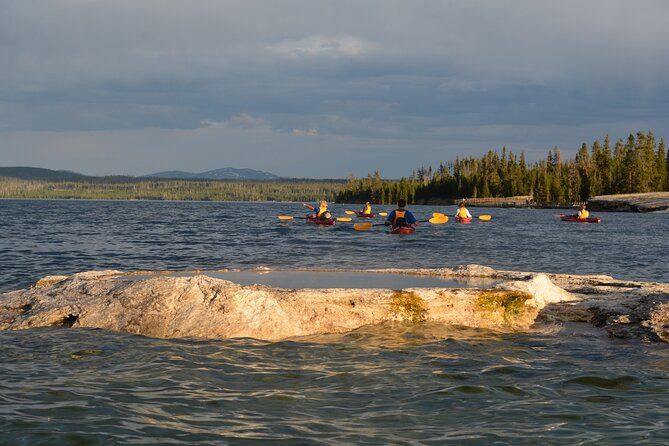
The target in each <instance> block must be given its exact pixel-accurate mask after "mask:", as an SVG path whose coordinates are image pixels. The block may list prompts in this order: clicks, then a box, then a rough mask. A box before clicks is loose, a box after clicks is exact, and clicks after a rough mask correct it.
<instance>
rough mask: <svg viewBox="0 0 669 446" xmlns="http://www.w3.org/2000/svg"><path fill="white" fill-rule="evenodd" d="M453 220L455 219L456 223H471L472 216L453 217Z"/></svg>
mask: <svg viewBox="0 0 669 446" xmlns="http://www.w3.org/2000/svg"><path fill="white" fill-rule="evenodd" d="M455 221H457V222H458V223H471V222H472V218H471V217H468V218H460V217H455Z"/></svg>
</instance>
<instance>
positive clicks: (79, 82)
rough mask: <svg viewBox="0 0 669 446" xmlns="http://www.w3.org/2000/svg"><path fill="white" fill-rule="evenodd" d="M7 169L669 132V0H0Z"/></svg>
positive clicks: (310, 161)
mask: <svg viewBox="0 0 669 446" xmlns="http://www.w3.org/2000/svg"><path fill="white" fill-rule="evenodd" d="M0 6H2V7H3V15H2V16H0V54H1V55H2V56H3V60H5V61H7V62H8V63H6V64H4V65H3V67H1V68H0V165H5V166H34V167H43V168H50V169H58V170H61V169H66V170H72V171H76V172H82V173H85V174H89V175H109V174H119V175H135V176H137V175H146V174H149V173H154V172H160V171H169V170H184V171H189V172H202V171H207V170H211V169H216V168H221V167H234V168H250V169H255V170H262V171H267V172H271V173H274V174H276V175H279V176H282V177H301V178H344V177H346V176H347V175H348V174H350V173H353V174H355V175H357V176H363V175H366V174H367V172H369V171H373V170H376V169H378V170H379V171H380V172H381V173H382V175H383V176H384V177H391V178H399V177H401V176H406V175H409V174H410V173H411V171H412V170H413V169H416V168H418V167H420V166H423V165H433V166H435V165H437V164H438V163H439V162H440V161H446V160H449V159H453V158H455V157H458V156H460V157H463V156H478V155H480V154H482V153H484V152H487V151H488V150H490V149H497V150H499V149H501V147H502V146H506V147H507V148H508V149H509V150H512V151H514V152H516V153H520V152H521V151H524V152H525V153H526V156H527V158H528V160H530V161H534V160H536V159H539V158H543V157H545V155H546V153H547V151H548V150H549V149H550V148H552V147H553V146H558V147H560V149H561V150H562V151H563V153H564V154H565V155H566V156H571V155H573V154H574V152H575V151H576V150H577V149H578V147H580V145H581V143H582V142H586V143H591V142H592V140H593V139H594V138H603V137H604V135H606V134H609V135H610V136H611V139H612V140H615V139H617V138H625V137H626V136H627V134H628V133H630V132H636V131H639V130H643V131H647V130H653V131H654V132H655V134H656V135H657V136H658V137H661V136H667V135H669V132H668V130H669V108H667V107H666V104H667V103H669V100H668V99H669V77H668V76H666V73H667V72H669V70H668V69H669V45H668V44H667V41H668V38H669V28H667V27H666V25H665V23H666V18H667V17H669V3H666V2H662V1H659V0H658V1H655V0H649V1H645V2H642V3H630V2H626V1H622V0H620V1H604V0H594V1H591V2H587V3H585V4H584V3H582V2H577V1H547V2H534V1H530V0H524V1H521V0H512V1H508V2H494V1H483V0H476V1H468V2H456V1H447V2H444V1H422V2H415V3H413V2H412V3H408V2H401V1H388V2H383V3H379V2H375V1H363V2H359V1H356V2H353V1H320V2H316V1H306V0H304V1H287V2H281V3H267V2H260V1H225V2H219V1H214V0H203V1H196V2H187V3H186V2H179V1H176V0H165V1H118V2H109V3H108V2H96V1H93V2H91V1H81V0H51V1H46V0H43V1H37V2H30V3H26V2H13V1H9V0H0Z"/></svg>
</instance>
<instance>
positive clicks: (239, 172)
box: [146, 167, 280, 180]
mask: <svg viewBox="0 0 669 446" xmlns="http://www.w3.org/2000/svg"><path fill="white" fill-rule="evenodd" d="M146 177H149V178H170V179H179V180H278V179H279V178H280V177H279V176H277V175H274V174H273V173H269V172H263V171H261V170H253V169H235V168H233V167H224V168H222V169H215V170H208V171H206V172H201V173H193V172H184V171H181V170H170V171H168V172H158V173H154V174H151V175H146Z"/></svg>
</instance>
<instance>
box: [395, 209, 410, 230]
mask: <svg viewBox="0 0 669 446" xmlns="http://www.w3.org/2000/svg"><path fill="white" fill-rule="evenodd" d="M406 214H407V211H400V210H396V211H395V218H394V219H393V227H394V228H401V227H403V226H406V225H407V219H406V217H405V215H406Z"/></svg>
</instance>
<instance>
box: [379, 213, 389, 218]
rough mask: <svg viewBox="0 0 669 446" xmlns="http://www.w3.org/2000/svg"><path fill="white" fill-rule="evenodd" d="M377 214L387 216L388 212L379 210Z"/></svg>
mask: <svg viewBox="0 0 669 446" xmlns="http://www.w3.org/2000/svg"><path fill="white" fill-rule="evenodd" d="M379 215H380V216H381V217H387V216H388V213H387V212H379Z"/></svg>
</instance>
